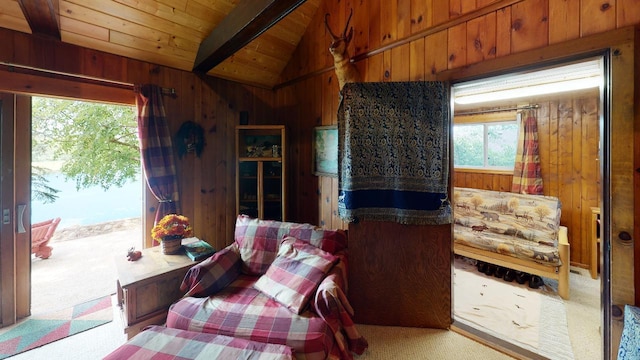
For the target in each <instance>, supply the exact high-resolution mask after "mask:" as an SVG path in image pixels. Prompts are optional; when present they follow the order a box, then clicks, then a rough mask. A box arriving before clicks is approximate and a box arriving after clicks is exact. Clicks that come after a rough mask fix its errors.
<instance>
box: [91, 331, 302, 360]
mask: <svg viewBox="0 0 640 360" xmlns="http://www.w3.org/2000/svg"><path fill="white" fill-rule="evenodd" d="M104 359H105V360H124V359H130V360H148V359H224V360H227V359H255V360H292V359H294V357H293V354H292V351H291V348H289V347H287V346H283V345H276V344H264V343H257V342H253V341H249V340H244V339H237V338H232V337H229V336H224V335H213V334H204V333H197V332H193V331H184V330H178V329H168V328H165V327H162V326H151V327H149V328H147V329H145V330H144V331H143V332H141V333H139V334H138V335H136V336H135V337H133V338H132V339H131V340H129V341H128V342H127V343H125V344H124V345H122V346H120V347H119V348H117V349H116V350H114V351H113V352H111V353H110V354H108V355H107V356H106V357H105V358H104Z"/></svg>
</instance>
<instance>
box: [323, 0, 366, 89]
mask: <svg viewBox="0 0 640 360" xmlns="http://www.w3.org/2000/svg"><path fill="white" fill-rule="evenodd" d="M352 15H353V9H351V13H350V14H349V19H348V20H347V24H346V25H345V27H344V31H343V32H342V35H341V36H336V35H335V34H334V33H333V31H331V28H330V27H329V22H328V21H327V18H328V17H329V14H325V15H324V25H325V26H326V27H327V31H329V34H331V38H332V39H333V42H332V43H331V46H329V52H330V53H331V55H333V64H334V67H335V70H336V76H337V77H338V84H339V85H340V90H342V87H343V86H344V84H346V83H348V82H360V81H362V80H361V79H360V73H359V72H358V68H356V66H355V65H354V64H353V63H352V62H351V57H350V56H349V52H348V51H347V47H348V46H349V43H350V42H351V39H352V38H353V28H351V29H350V30H349V34H348V35H347V29H349V22H350V21H351V16H352Z"/></svg>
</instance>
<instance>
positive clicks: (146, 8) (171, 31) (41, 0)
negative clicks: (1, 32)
mask: <svg viewBox="0 0 640 360" xmlns="http://www.w3.org/2000/svg"><path fill="white" fill-rule="evenodd" d="M320 2H321V0H306V1H305V0H0V27H4V28H8V29H12V30H16V31H21V32H25V33H30V34H34V35H38V36H46V37H51V38H56V39H58V40H60V41H62V42H64V43H69V44H74V45H78V46H82V47H86V48H90V49H95V50H100V51H104V52H107V53H112V54H117V55H121V56H125V57H129V58H133V59H139V60H143V61H148V62H151V63H155V64H160V65H165V66H169V67H173V68H178V69H181V70H186V71H195V72H200V73H206V74H209V75H212V76H216V77H220V78H224V79H228V80H232V81H237V82H240V83H244V84H251V85H257V86H261V87H266V88H272V87H273V86H275V85H276V84H277V82H278V79H279V76H280V74H281V72H282V71H283V70H284V68H285V66H286V65H287V63H288V62H289V59H290V58H291V56H292V54H293V52H294V50H295V48H296V47H297V45H298V42H299V41H300V39H301V38H302V36H303V34H304V33H305V31H306V28H307V26H308V25H309V23H310V22H311V19H312V18H313V16H314V15H315V13H316V10H317V9H318V7H319V6H320Z"/></svg>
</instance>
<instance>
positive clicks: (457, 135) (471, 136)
mask: <svg viewBox="0 0 640 360" xmlns="http://www.w3.org/2000/svg"><path fill="white" fill-rule="evenodd" d="M517 141H518V122H517V121H516V120H512V121H500V122H483V123H461V124H454V125H453V163H454V166H455V167H456V168H468V169H491V170H513V166H514V163H515V157H516V150H517Z"/></svg>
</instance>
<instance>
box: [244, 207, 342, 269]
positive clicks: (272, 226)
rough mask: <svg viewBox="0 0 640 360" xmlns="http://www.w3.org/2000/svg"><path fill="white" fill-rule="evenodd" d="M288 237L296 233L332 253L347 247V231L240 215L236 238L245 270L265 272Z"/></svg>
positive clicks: (298, 237)
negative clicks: (281, 243)
mask: <svg viewBox="0 0 640 360" xmlns="http://www.w3.org/2000/svg"><path fill="white" fill-rule="evenodd" d="M285 236H293V237H295V238H296V239H298V240H302V241H305V242H307V243H310V244H312V245H314V246H316V247H318V248H320V249H322V250H324V251H326V252H329V253H331V254H335V253H337V252H339V251H341V250H344V249H346V248H347V234H346V232H345V231H344V230H324V229H322V228H320V227H317V226H314V225H311V224H299V223H292V222H281V221H274V220H260V219H253V218H250V217H248V216H246V215H239V216H238V218H237V220H236V229H235V241H236V243H237V244H238V248H239V250H240V258H241V259H242V264H243V272H245V273H246V274H249V275H262V274H264V273H265V272H266V271H267V269H268V268H269V265H271V263H272V262H273V260H274V259H275V258H276V255H277V254H278V246H279V245H280V242H281V241H282V239H283V238H284V237H285Z"/></svg>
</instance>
